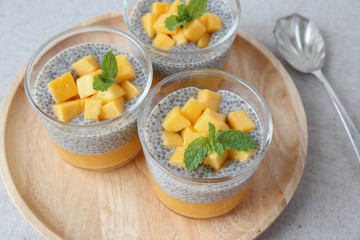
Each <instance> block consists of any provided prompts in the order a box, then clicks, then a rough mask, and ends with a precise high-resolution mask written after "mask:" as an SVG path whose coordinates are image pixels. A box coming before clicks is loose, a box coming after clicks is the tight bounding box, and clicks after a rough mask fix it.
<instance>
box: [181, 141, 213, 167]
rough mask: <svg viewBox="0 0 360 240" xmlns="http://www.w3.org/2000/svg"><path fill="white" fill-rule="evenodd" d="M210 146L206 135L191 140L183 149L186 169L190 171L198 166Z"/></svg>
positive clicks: (208, 151)
mask: <svg viewBox="0 0 360 240" xmlns="http://www.w3.org/2000/svg"><path fill="white" fill-rule="evenodd" d="M210 151H211V147H210V143H209V140H208V139H207V138H206V137H198V138H196V139H195V140H193V141H192V142H191V143H190V144H189V145H188V146H187V147H186V149H185V153H184V163H185V167H186V170H188V171H190V170H192V169H195V168H197V167H198V166H199V164H200V163H202V161H203V160H204V159H205V158H206V157H207V156H208V155H209V154H210Z"/></svg>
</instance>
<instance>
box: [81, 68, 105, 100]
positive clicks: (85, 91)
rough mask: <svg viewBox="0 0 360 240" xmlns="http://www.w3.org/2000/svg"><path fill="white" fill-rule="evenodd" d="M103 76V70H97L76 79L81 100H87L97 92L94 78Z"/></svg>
mask: <svg viewBox="0 0 360 240" xmlns="http://www.w3.org/2000/svg"><path fill="white" fill-rule="evenodd" d="M99 74H101V70H97V71H95V72H92V73H89V74H86V75H83V76H82V77H79V78H78V79H76V85H77V89H78V91H79V96H80V98H86V97H88V96H91V95H93V94H95V93H96V92H97V90H94V88H93V82H94V77H95V76H98V75H99Z"/></svg>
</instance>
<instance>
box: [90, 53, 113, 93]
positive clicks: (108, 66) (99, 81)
mask: <svg viewBox="0 0 360 240" xmlns="http://www.w3.org/2000/svg"><path fill="white" fill-rule="evenodd" d="M100 67H101V74H100V75H99V76H94V81H93V89H94V90H100V91H102V92H104V91H106V90H108V89H109V87H111V85H112V84H113V83H116V79H115V78H116V76H117V74H118V71H119V70H118V67H117V62H116V58H115V56H114V54H113V53H112V51H108V52H107V53H106V54H105V56H104V58H103V60H102V62H101V65H100Z"/></svg>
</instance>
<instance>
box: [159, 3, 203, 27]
mask: <svg viewBox="0 0 360 240" xmlns="http://www.w3.org/2000/svg"><path fill="white" fill-rule="evenodd" d="M206 7H207V0H190V2H189V4H188V5H187V6H186V5H185V4H181V5H178V6H177V14H178V15H177V16H175V15H171V16H169V17H167V18H166V19H165V27H166V28H167V29H168V30H170V31H174V30H175V29H176V28H177V27H180V26H184V27H185V28H187V27H188V24H187V23H188V22H191V21H192V20H194V19H195V18H198V17H201V16H202V15H203V14H204V13H205V10H206Z"/></svg>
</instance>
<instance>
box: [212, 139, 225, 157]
mask: <svg viewBox="0 0 360 240" xmlns="http://www.w3.org/2000/svg"><path fill="white" fill-rule="evenodd" d="M213 150H214V151H215V152H216V154H217V155H218V156H219V157H221V156H222V155H223V153H224V147H223V145H222V144H221V143H220V142H215V146H214V148H213Z"/></svg>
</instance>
